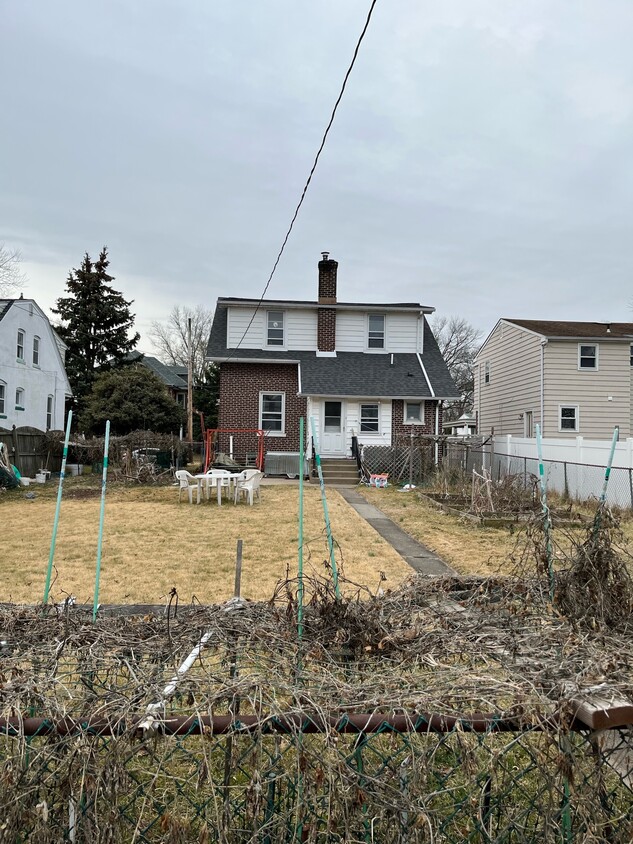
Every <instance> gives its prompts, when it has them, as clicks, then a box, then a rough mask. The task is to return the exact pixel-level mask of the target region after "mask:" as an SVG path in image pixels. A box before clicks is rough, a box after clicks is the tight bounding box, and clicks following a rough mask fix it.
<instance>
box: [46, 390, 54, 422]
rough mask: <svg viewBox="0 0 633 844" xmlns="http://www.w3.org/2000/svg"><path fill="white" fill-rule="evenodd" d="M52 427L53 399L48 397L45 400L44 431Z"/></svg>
mask: <svg viewBox="0 0 633 844" xmlns="http://www.w3.org/2000/svg"><path fill="white" fill-rule="evenodd" d="M52 427H53V397H52V396H49V397H48V398H47V399H46V430H47V431H50V429H51V428H52Z"/></svg>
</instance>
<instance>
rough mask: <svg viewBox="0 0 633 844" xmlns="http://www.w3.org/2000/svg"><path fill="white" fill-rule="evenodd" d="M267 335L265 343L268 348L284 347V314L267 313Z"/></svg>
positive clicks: (279, 312)
mask: <svg viewBox="0 0 633 844" xmlns="http://www.w3.org/2000/svg"><path fill="white" fill-rule="evenodd" d="M266 319H267V329H268V333H267V335H266V337H267V339H266V342H267V344H268V345H269V346H283V345H284V312H283V311H268V312H267V315H266Z"/></svg>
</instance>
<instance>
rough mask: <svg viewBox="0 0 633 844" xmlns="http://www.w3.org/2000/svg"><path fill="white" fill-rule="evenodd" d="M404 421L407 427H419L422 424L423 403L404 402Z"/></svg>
mask: <svg viewBox="0 0 633 844" xmlns="http://www.w3.org/2000/svg"><path fill="white" fill-rule="evenodd" d="M404 421H405V423H407V424H408V425H420V424H421V423H422V422H424V402H421V401H405V403H404Z"/></svg>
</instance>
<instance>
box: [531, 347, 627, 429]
mask: <svg viewBox="0 0 633 844" xmlns="http://www.w3.org/2000/svg"><path fill="white" fill-rule="evenodd" d="M580 345H581V343H580V342H579V341H578V340H550V341H549V342H548V343H547V346H546V347H545V431H546V434H547V436H549V437H565V436H570V437H575V436H579V435H580V436H583V437H588V438H589V439H599V440H602V439H609V438H610V437H611V435H612V433H613V428H614V426H615V425H619V426H620V438H621V439H622V438H625V437H628V436H630V435H631V434H630V431H631V427H630V426H631V366H630V346H629V344H628V343H627V342H622V341H621V340H616V341H608V340H603V341H600V342H599V341H595V340H584V341H582V346H583V347H585V348H587V347H589V348H592V347H595V350H596V360H595V368H589V367H588V368H581V367H580V366H579V347H580ZM561 407H569V408H570V414H571V416H572V418H573V413H572V411H571V408H577V420H576V425H575V429H573V428H572V429H569V430H561V424H560V413H561Z"/></svg>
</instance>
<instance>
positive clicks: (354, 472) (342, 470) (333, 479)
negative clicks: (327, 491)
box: [321, 457, 358, 486]
mask: <svg viewBox="0 0 633 844" xmlns="http://www.w3.org/2000/svg"><path fill="white" fill-rule="evenodd" d="M321 470H322V472H323V480H324V481H325V483H326V484H329V485H330V486H356V484H357V483H358V468H357V466H356V461H355V460H347V459H345V458H335V457H322V458H321Z"/></svg>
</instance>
